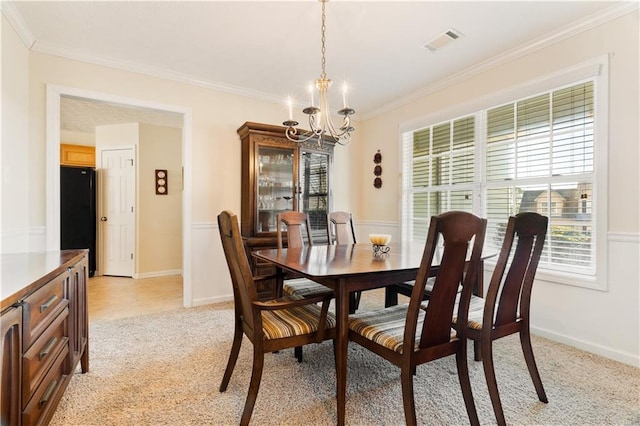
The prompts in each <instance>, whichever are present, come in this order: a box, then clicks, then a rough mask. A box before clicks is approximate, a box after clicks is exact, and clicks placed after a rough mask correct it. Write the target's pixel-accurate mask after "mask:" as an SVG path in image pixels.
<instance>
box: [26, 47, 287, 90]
mask: <svg viewBox="0 0 640 426" xmlns="http://www.w3.org/2000/svg"><path fill="white" fill-rule="evenodd" d="M31 50H33V51H35V52H39V53H45V54H48V55H54V56H59V57H62V58H65V59H72V60H76V61H80V62H86V63H89V64H93V65H101V66H105V67H108V68H114V69H119V70H121V71H128V72H133V73H137V74H142V75H146V76H150V77H157V78H161V79H165V80H171V81H175V82H179V83H185V84H190V85H193V86H200V87H204V88H207V89H212V90H217V91H221V92H226V93H231V94H234V95H239V96H244V97H248V98H253V99H259V100H263V101H268V102H275V103H282V98H281V97H276V96H274V95H272V94H269V93H266V92H260V91H257V90H251V89H247V88H244V87H239V86H233V85H229V84H222V83H216V82H214V81H209V80H205V79H200V78H198V77H195V76H192V75H188V74H183V73H179V72H175V71H171V70H167V69H164V68H158V67H152V66H148V65H142V64H139V63H137V62H131V61H122V60H119V59H113V58H106V57H101V56H96V55H88V54H83V53H78V52H73V51H70V50H68V49H65V48H60V47H58V46H55V45H52V44H48V43H43V42H42V41H36V43H35V44H34V45H33V47H32V48H31Z"/></svg>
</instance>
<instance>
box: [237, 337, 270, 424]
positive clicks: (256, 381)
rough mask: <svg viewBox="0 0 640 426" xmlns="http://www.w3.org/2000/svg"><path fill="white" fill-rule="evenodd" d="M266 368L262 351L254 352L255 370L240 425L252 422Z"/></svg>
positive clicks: (253, 370)
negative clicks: (263, 371)
mask: <svg viewBox="0 0 640 426" xmlns="http://www.w3.org/2000/svg"><path fill="white" fill-rule="evenodd" d="M263 366H264V354H263V353H262V351H261V350H255V347H254V351H253V369H252V372H251V383H250V384H249V392H248V393H247V400H246V402H245V403H244V410H243V411H242V418H241V419H240V424H241V425H242V426H246V425H248V424H249V420H251V414H252V413H253V406H254V405H255V404H256V398H257V397H258V390H259V389H260V379H262V367H263Z"/></svg>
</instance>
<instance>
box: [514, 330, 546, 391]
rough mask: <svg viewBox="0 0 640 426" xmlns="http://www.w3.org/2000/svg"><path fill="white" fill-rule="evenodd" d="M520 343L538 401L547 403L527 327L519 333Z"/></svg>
mask: <svg viewBox="0 0 640 426" xmlns="http://www.w3.org/2000/svg"><path fill="white" fill-rule="evenodd" d="M520 343H521V344H522V353H523V354H524V360H525V361H526V362H527V367H528V368H529V374H530V375H531V380H533V386H535V388H536V392H537V393H538V399H539V400H540V401H542V402H544V403H548V402H549V400H548V399H547V394H546V393H545V391H544V387H543V386H542V379H540V373H539V372H538V367H537V366H536V360H535V358H534V356H533V348H532V347H531V335H530V334H529V329H528V328H527V327H525V328H523V329H522V331H521V332H520Z"/></svg>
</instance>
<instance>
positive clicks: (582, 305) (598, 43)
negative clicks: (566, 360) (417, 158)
mask: <svg viewBox="0 0 640 426" xmlns="http://www.w3.org/2000/svg"><path fill="white" fill-rule="evenodd" d="M638 35H639V32H638V12H637V10H636V11H635V12H634V13H630V14H627V15H624V16H622V17H620V18H618V19H615V20H613V21H611V22H609V23H606V24H604V25H601V26H598V27H595V28H593V29H591V30H589V31H586V32H584V33H581V34H578V35H575V36H573V37H570V38H567V39H566V40H563V41H561V42H558V43H556V44H553V45H551V46H548V47H545V48H542V49H539V50H537V51H535V52H533V53H529V54H527V55H524V56H522V57H519V58H517V59H514V60H513V61H511V62H508V63H505V64H503V65H500V66H498V67H496V68H493V69H490V70H488V71H486V72H483V73H481V74H479V75H477V76H474V77H471V78H468V79H467V80H465V81H462V82H459V83H458V84H455V85H453V86H451V87H447V88H444V89H442V90H440V91H438V92H435V93H432V94H430V95H427V96H425V97H423V98H420V99H418V100H416V101H413V102H411V103H408V104H406V105H403V106H401V107H399V108H397V109H394V110H392V111H387V112H385V113H384V114H381V115H378V116H375V117H372V118H370V119H367V120H365V121H364V122H363V123H362V135H361V138H360V142H361V145H358V146H357V147H356V150H362V151H365V150H364V147H365V146H366V148H367V149H366V152H367V154H368V152H369V151H371V148H378V149H381V151H382V153H383V170H384V172H383V177H385V181H384V186H383V187H382V188H381V189H380V190H376V189H374V188H373V187H372V186H371V184H370V177H371V174H370V173H371V172H370V170H371V166H372V163H371V159H370V158H369V157H370V156H369V155H364V156H362V157H360V156H358V157H354V159H353V160H354V161H353V163H352V166H353V167H355V168H357V169H358V170H359V171H360V173H359V176H360V179H359V180H356V181H355V182H354V183H353V185H354V186H355V187H357V188H361V189H362V191H361V192H360V193H359V194H360V200H359V202H358V206H359V210H358V211H357V212H356V217H358V218H360V219H361V220H364V221H365V222H366V221H381V222H385V221H388V222H390V223H398V222H399V220H400V218H399V213H400V210H399V204H400V188H401V186H400V180H399V179H400V159H399V157H398V154H399V144H400V142H399V131H400V130H399V129H400V128H401V126H403V125H405V124H407V123H412V122H416V121H420V120H421V119H423V118H424V117H427V116H437V115H438V114H442V113H443V112H445V113H446V111H448V110H449V111H452V110H456V111H460V110H461V109H464V107H465V105H471V104H473V103H474V102H475V101H477V100H479V99H482V98H483V97H488V96H489V95H492V94H495V93H500V92H503V91H505V90H508V89H510V88H512V87H516V86H522V85H524V84H526V83H527V82H531V81H534V80H537V79H539V78H540V77H541V76H547V75H553V74H554V73H557V72H559V71H561V70H563V69H566V68H569V67H572V66H574V65H576V64H580V63H583V62H586V61H589V60H592V59H594V58H597V57H600V56H602V55H610V62H609V64H610V67H609V91H610V95H609V117H608V119H609V129H608V135H609V151H608V155H609V158H608V160H609V161H608V178H609V181H608V188H605V189H604V190H605V191H607V195H608V206H607V212H608V229H607V230H606V231H607V232H606V233H605V235H606V238H605V239H606V241H600V242H599V244H601V245H603V246H606V247H607V249H608V263H607V271H606V272H607V273H608V280H607V282H606V283H600V284H602V285H604V286H605V287H606V288H607V291H598V290H590V289H585V288H580V287H575V286H570V285H563V284H559V283H557V282H549V281H542V280H541V279H538V280H537V281H536V285H535V288H534V291H533V301H532V311H533V312H532V325H533V327H534V332H536V333H538V334H542V335H545V336H547V337H550V338H552V339H554V340H559V341H562V342H565V343H568V344H571V345H574V346H578V347H581V348H584V349H587V350H590V351H592V352H596V353H600V354H603V355H605V356H609V357H611V358H614V359H618V360H621V361H623V362H627V363H631V364H635V365H640V283H639V281H638V259H640V250H639V246H640V244H639V243H640V241H639V236H638V232H639V231H640V175H639V173H640V172H639V170H640V167H639V166H638V165H639V162H640V161H639V160H640V143H639V140H640V135H639V132H638V130H639V129H638V117H639V116H640V111H639V103H638V99H639V87H638V78H639V73H640V70H639V66H638V65H639V51H640V49H639V37H638ZM467 112H471V111H467ZM442 118H443V119H445V118H451V117H442ZM601 118H603V117H601ZM606 118H607V117H604V119H605V120H606ZM539 275H540V274H539ZM486 276H487V279H488V278H489V276H488V275H486ZM621 324H624V326H623V328H624V331H619V332H616V331H614V330H620V325H621Z"/></svg>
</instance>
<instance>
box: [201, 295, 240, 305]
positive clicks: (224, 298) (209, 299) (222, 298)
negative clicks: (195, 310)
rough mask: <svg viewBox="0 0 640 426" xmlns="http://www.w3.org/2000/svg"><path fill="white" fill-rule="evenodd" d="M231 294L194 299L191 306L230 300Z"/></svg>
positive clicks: (231, 299) (231, 298)
mask: <svg viewBox="0 0 640 426" xmlns="http://www.w3.org/2000/svg"><path fill="white" fill-rule="evenodd" d="M232 301H233V294H227V295H225V296H215V297H204V298H202V299H194V300H193V304H192V306H203V305H211V304H214V303H222V302H232Z"/></svg>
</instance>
